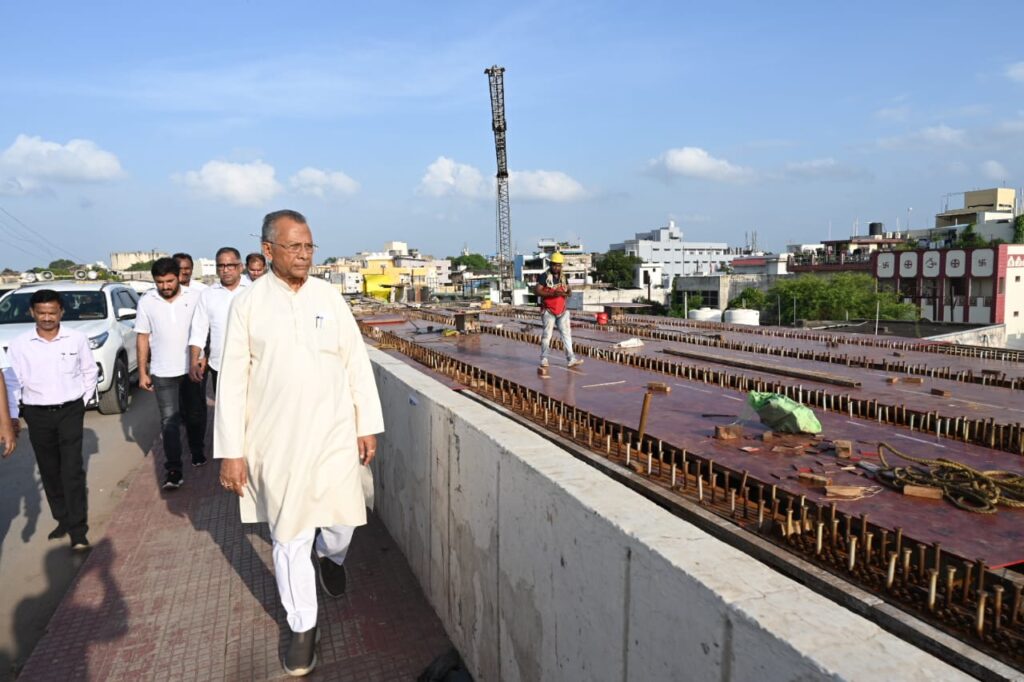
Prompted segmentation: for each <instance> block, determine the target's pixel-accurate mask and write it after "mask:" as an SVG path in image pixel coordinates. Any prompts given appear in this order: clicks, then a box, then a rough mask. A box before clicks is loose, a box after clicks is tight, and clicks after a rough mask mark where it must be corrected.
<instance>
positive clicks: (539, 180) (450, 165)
mask: <svg viewBox="0 0 1024 682" xmlns="http://www.w3.org/2000/svg"><path fill="white" fill-rule="evenodd" d="M416 192H417V194H422V195H425V196H429V197H448V196H455V197H466V198H469V199H488V198H493V197H494V180H493V179H491V178H485V177H484V174H483V173H482V172H481V171H480V169H478V168H476V167H475V166H470V165H469V164H466V163H459V162H457V161H455V160H454V159H449V158H448V157H447V156H439V157H437V160H436V161H434V162H433V163H432V164H430V166H428V167H427V172H426V173H425V174H424V175H423V178H422V179H421V180H420V184H419V186H418V187H417V188H416ZM509 192H510V194H511V195H512V198H513V199H533V200H538V201H576V200H578V199H582V198H584V197H586V196H587V191H586V189H585V188H584V187H583V185H582V184H580V182H579V181H577V180H575V179H573V178H572V177H570V176H569V175H567V174H565V173H563V172H562V171H545V170H534V171H511V172H510V173H509Z"/></svg>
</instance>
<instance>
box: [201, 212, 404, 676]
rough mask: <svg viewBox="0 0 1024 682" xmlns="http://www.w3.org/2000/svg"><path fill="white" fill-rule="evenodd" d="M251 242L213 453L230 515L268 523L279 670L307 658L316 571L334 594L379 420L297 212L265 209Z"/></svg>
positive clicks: (306, 665)
mask: <svg viewBox="0 0 1024 682" xmlns="http://www.w3.org/2000/svg"><path fill="white" fill-rule="evenodd" d="M261 239H262V241H263V253H264V254H266V255H267V256H268V257H269V258H268V260H270V262H271V271H270V272H268V273H267V274H266V275H264V276H263V277H261V278H259V279H258V280H256V281H255V282H254V283H253V284H252V285H251V286H250V287H248V288H247V289H246V290H245V291H243V292H242V293H241V294H240V295H239V296H238V297H237V298H236V299H235V300H234V302H233V303H232V304H231V310H230V312H229V313H228V328H227V337H226V339H227V340H226V344H225V347H224V357H223V365H222V369H223V374H222V375H221V378H222V379H223V381H222V382H221V386H220V390H219V391H218V392H217V412H216V415H215V419H216V424H215V427H214V452H213V454H214V457H216V458H219V459H220V460H221V469H220V479H221V485H222V486H224V488H225V490H230V491H232V492H233V493H235V494H237V495H238V496H239V512H240V516H241V519H242V522H243V523H255V522H266V523H269V524H270V535H271V537H272V538H273V541H274V549H273V555H274V569H275V574H276V577H277V587H278V593H279V594H280V597H281V602H282V604H283V606H284V609H285V613H286V614H287V618H288V626H289V628H290V629H291V631H292V637H291V642H290V643H289V644H288V649H287V651H286V652H285V657H284V667H285V670H286V671H287V672H288V674H290V675H292V676H295V677H298V676H301V675H306V674H308V673H309V672H311V671H312V670H313V668H314V667H315V666H316V641H317V633H318V629H317V626H316V623H317V590H316V583H317V576H318V574H319V579H320V580H319V582H320V585H321V587H323V589H324V592H326V593H327V594H328V595H329V596H331V597H341V596H342V595H343V594H344V592H345V586H346V581H347V578H346V573H345V566H344V563H345V558H346V556H347V553H348V548H349V543H350V542H351V540H352V536H353V533H354V532H355V527H356V526H361V525H363V524H365V523H366V500H365V498H364V496H363V488H362V477H363V475H364V471H365V467H366V466H367V465H369V463H370V461H371V460H372V459H373V458H374V455H375V453H376V449H377V445H376V443H377V439H376V436H375V434H377V433H381V432H382V431H384V416H383V414H382V412H381V405H380V398H379V397H378V395H377V385H376V383H375V381H374V378H373V368H372V366H371V365H370V358H369V356H368V354H367V352H366V346H365V343H364V342H363V338H362V335H361V334H360V333H359V327H358V325H357V324H356V321H355V318H354V317H353V316H352V312H351V311H350V310H349V307H348V304H347V303H345V299H344V298H342V296H341V294H340V293H338V291H337V290H336V289H334V288H333V287H331V285H330V284H328V283H327V282H324V281H323V280H322V279H318V278H316V277H310V276H309V268H310V266H311V265H312V262H313V253H314V251H315V250H316V245H315V244H313V235H312V233H311V232H310V229H309V225H307V224H306V219H305V218H304V217H303V216H302V214H301V213H298V212H296V211H287V210H286V211H275V212H274V213H270V214H268V215H267V216H266V218H264V220H263V230H262V235H261ZM318 528H319V529H320V533H319V535H317V533H316V530H317V529H318ZM314 547H315V550H314ZM314 551H315V554H316V557H317V558H316V563H315V564H314V562H313V561H311V557H310V554H311V553H312V552H314Z"/></svg>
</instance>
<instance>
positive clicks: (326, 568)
mask: <svg viewBox="0 0 1024 682" xmlns="http://www.w3.org/2000/svg"><path fill="white" fill-rule="evenodd" d="M317 564H318V566H319V567H320V571H319V573H320V587H322V588H324V592H326V593H327V594H328V596H331V597H335V598H337V597H340V596H341V595H343V594H345V583H346V582H347V576H346V574H345V566H344V565H341V564H336V563H334V562H333V561H331V560H330V559H328V558H327V557H325V556H322V557H319V558H317Z"/></svg>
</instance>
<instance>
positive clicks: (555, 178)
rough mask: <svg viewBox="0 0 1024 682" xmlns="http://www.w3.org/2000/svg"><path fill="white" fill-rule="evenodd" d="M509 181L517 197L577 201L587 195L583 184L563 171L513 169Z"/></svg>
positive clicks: (510, 189) (512, 192)
mask: <svg viewBox="0 0 1024 682" xmlns="http://www.w3.org/2000/svg"><path fill="white" fill-rule="evenodd" d="M508 183H509V192H510V193H511V195H512V197H513V198H517V199H539V200H541V201H576V200H578V199H582V198H584V197H585V196H586V195H587V191H586V190H585V189H583V185H581V184H580V183H579V182H577V181H576V180H574V179H572V178H571V177H569V176H568V175H566V174H565V173H563V172H561V171H545V170H536V171H512V172H511V173H509V178H508Z"/></svg>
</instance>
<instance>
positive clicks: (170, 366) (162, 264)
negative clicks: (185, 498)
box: [135, 258, 206, 490]
mask: <svg viewBox="0 0 1024 682" xmlns="http://www.w3.org/2000/svg"><path fill="white" fill-rule="evenodd" d="M179 271H180V267H179V266H178V262H177V261H176V260H175V259H173V258H158V259H157V260H156V261H155V262H154V263H153V267H152V269H151V272H152V273H153V282H155V283H156V294H155V295H154V294H147V295H146V296H143V297H142V298H140V299H139V308H138V312H137V317H136V318H135V332H136V334H135V345H136V349H137V351H138V356H139V388H142V389H144V390H146V391H155V392H156V403H157V407H158V408H159V410H160V431H161V433H162V436H163V444H164V469H165V470H166V472H167V478H166V479H165V480H164V488H165V489H168V490H173V489H175V488H180V487H181V484H182V482H183V477H182V465H181V433H180V426H181V422H182V417H184V421H185V432H186V433H187V434H188V447H189V450H190V451H191V453H192V466H194V467H200V466H202V465H204V464H206V454H205V447H206V446H205V440H206V395H205V392H204V391H203V385H202V384H198V383H196V382H194V381H192V380H191V379H190V378H189V347H188V335H189V330H190V328H191V326H192V314H193V313H194V312H195V308H196V300H197V299H198V298H199V294H198V292H196V291H195V290H194V289H186V288H185V287H183V286H181V282H180V281H179V279H178V275H179ZM150 353H152V361H153V362H152V366H149V361H150Z"/></svg>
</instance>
